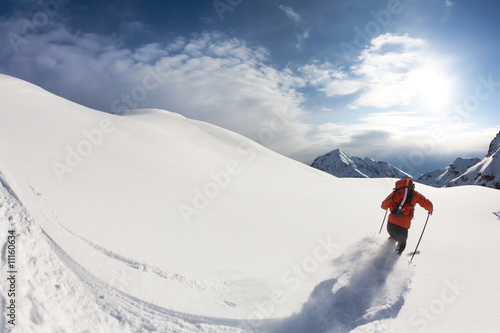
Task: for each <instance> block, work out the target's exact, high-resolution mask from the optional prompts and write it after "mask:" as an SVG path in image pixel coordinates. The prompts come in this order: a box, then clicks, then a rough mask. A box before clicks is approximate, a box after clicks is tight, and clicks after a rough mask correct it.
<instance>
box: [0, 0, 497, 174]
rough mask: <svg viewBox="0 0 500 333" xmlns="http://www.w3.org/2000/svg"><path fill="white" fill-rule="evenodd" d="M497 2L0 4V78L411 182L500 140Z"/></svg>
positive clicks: (52, 0)
mask: <svg viewBox="0 0 500 333" xmlns="http://www.w3.org/2000/svg"><path fill="white" fill-rule="evenodd" d="M499 13H500V3H499V2H498V1H494V0H479V1H474V2H472V1H465V0H382V1H367V0H340V1H332V0H312V1H286V0H283V1H275V0H267V1H265V0H262V1H261V0H252V1H251V0H216V1H213V0H207V1H198V0H196V1H195V0H192V1H190V0H184V1H130V0H129V1H117V0H113V1H92V0H90V1H76V0H72V1H71V0H41V1H26V0H23V1H2V2H1V4H0V28H1V29H0V31H1V32H2V33H1V34H2V39H1V41H0V47H1V49H0V73H4V74H8V75H12V76H15V77H19V78H22V79H24V80H27V81H29V82H33V83H35V84H37V85H40V86H42V87H43V88H45V89H47V90H49V91H51V92H53V93H56V94H58V95H60V96H63V97H65V98H68V99H70V100H73V101H75V102H77V103H80V104H83V105H86V106H89V107H92V108H95V109H98V110H102V111H106V112H116V113H120V112H122V111H123V110H125V109H130V108H146V107H154V108H162V109H167V110H169V111H173V112H178V113H181V114H183V115H185V116H187V117H190V118H194V119H199V120H203V121H207V122H210V123H214V124H216V125H220V126H222V127H225V128H228V129H230V130H233V131H236V132H238V133H241V134H243V135H245V136H248V137H250V138H252V139H254V140H256V141H257V142H259V143H261V144H263V145H266V146H268V147H270V148H271V149H274V150H276V151H278V152H280V153H282V154H284V155H287V156H289V157H292V158H295V159H297V160H299V161H302V162H305V163H308V164H309V163H311V162H312V160H313V159H314V158H315V157H317V156H318V155H320V154H324V153H326V152H328V151H331V150H333V149H336V148H342V149H344V150H346V151H347V152H348V153H350V154H352V155H357V156H368V157H372V158H374V159H377V160H385V161H387V162H389V163H392V164H394V165H396V166H398V167H400V168H402V169H403V170H405V171H407V172H410V173H411V174H413V175H414V176H418V175H419V174H420V173H421V172H424V171H429V170H433V169H435V168H438V167H444V166H446V165H447V164H449V163H451V162H452V161H453V159H454V158H456V157H458V156H462V157H482V156H483V155H484V154H485V153H486V151H487V149H488V144H489V142H490V141H491V140H492V139H493V137H494V136H495V134H496V133H497V132H498V131H499V130H500V113H499V112H498V110H499V109H500V68H499V63H498V54H499V53H500V35H499V34H498V31H499V28H500V26H499V24H498V23H497V21H498V19H497V16H498V14H499Z"/></svg>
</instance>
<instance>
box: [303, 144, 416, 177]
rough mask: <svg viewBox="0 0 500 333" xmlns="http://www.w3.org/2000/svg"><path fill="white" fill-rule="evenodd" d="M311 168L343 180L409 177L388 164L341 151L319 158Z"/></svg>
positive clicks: (337, 150) (336, 150) (334, 151)
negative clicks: (347, 178) (346, 178)
mask: <svg viewBox="0 0 500 333" xmlns="http://www.w3.org/2000/svg"><path fill="white" fill-rule="evenodd" d="M311 166H312V167H313V168H316V169H319V170H322V171H325V172H328V173H329V174H331V175H334V176H335V177H341V178H344V177H350V178H402V177H407V176H409V175H408V174H407V173H405V172H404V171H402V170H400V169H398V168H397V167H395V166H393V165H391V164H389V163H387V162H380V161H375V160H373V159H371V158H368V157H365V158H361V157H356V156H351V155H349V154H347V153H346V152H345V151H343V150H341V149H335V150H333V151H331V152H329V153H327V154H325V155H321V156H319V157H317V158H316V159H315V160H314V161H313V163H312V164H311Z"/></svg>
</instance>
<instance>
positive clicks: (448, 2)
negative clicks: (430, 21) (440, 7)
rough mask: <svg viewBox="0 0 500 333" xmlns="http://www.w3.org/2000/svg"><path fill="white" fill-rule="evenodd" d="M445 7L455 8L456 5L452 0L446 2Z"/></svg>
mask: <svg viewBox="0 0 500 333" xmlns="http://www.w3.org/2000/svg"><path fill="white" fill-rule="evenodd" d="M445 6H446V7H453V6H455V3H454V2H453V1H451V0H445Z"/></svg>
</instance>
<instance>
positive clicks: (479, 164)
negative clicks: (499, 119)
mask: <svg viewBox="0 0 500 333" xmlns="http://www.w3.org/2000/svg"><path fill="white" fill-rule="evenodd" d="M417 181H418V182H421V183H423V184H427V185H430V186H435V187H452V186H460V185H481V186H486V187H492V188H495V189H500V132H499V133H498V134H497V135H496V136H495V138H494V139H493V140H492V141H491V143H490V145H489V148H488V153H487V154H486V157H484V158H483V159H482V160H481V159H479V158H469V159H464V158H460V157H459V158H457V159H456V160H455V161H454V162H453V163H452V164H450V165H449V166H448V167H447V168H446V169H444V170H435V171H432V172H428V173H425V174H423V175H421V176H420V177H419V178H418V180H417Z"/></svg>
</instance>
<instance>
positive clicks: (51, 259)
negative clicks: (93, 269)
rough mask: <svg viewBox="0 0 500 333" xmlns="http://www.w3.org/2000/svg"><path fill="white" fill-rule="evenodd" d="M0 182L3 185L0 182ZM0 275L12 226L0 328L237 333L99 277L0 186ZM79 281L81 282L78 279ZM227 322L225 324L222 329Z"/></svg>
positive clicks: (221, 323)
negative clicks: (9, 319) (11, 266)
mask: <svg viewBox="0 0 500 333" xmlns="http://www.w3.org/2000/svg"><path fill="white" fill-rule="evenodd" d="M1 185H5V184H4V183H2V184H1ZM0 222H1V230H0V238H1V239H2V242H3V246H2V257H1V259H2V260H1V263H0V266H1V268H0V269H1V271H2V274H5V272H7V271H8V269H7V267H6V265H7V260H6V244H7V242H6V239H7V231H8V230H12V229H15V230H16V246H17V249H16V266H17V270H18V272H19V273H18V275H17V282H16V286H17V292H16V294H17V295H16V304H17V309H16V325H15V326H13V325H10V324H7V323H6V322H5V315H6V309H5V303H6V301H7V300H8V299H9V298H8V297H7V289H6V288H4V287H3V286H4V285H3V284H2V288H1V298H0V303H1V304H2V310H3V312H4V313H3V315H2V321H0V331H1V332H6V333H7V332H23V333H25V332H37V333H38V332H106V333H108V332H242V331H243V330H241V329H239V328H237V327H238V326H240V324H241V323H240V322H239V321H237V320H225V319H217V318H204V317H201V316H191V315H188V314H182V313H177V312H175V311H172V310H168V309H162V308H160V307H157V306H155V305H152V304H148V303H146V302H143V301H141V300H139V299H137V298H134V297H132V296H130V295H127V294H126V293H124V292H121V291H119V290H117V289H116V288H113V287H112V286H110V285H109V284H107V283H105V282H103V281H101V280H99V279H98V278H96V277H95V276H93V275H92V274H90V273H89V272H88V271H87V270H85V269H84V268H83V267H82V266H80V265H79V264H78V263H77V262H75V261H74V260H73V259H72V258H71V257H69V256H68V255H67V254H66V253H65V252H64V250H62V249H61V248H60V247H59V246H58V245H57V244H56V243H55V242H54V241H53V240H52V239H51V238H50V236H49V235H47V234H46V233H45V232H44V231H43V229H41V228H40V227H39V226H38V225H37V224H36V223H34V222H33V221H32V219H31V217H30V216H29V214H28V213H27V211H26V210H25V208H24V207H23V206H22V204H21V203H20V202H19V201H18V200H17V198H16V197H15V195H12V191H11V190H10V189H9V188H8V187H7V186H1V187H0ZM82 282H83V283H82ZM226 325H227V326H229V327H226Z"/></svg>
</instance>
